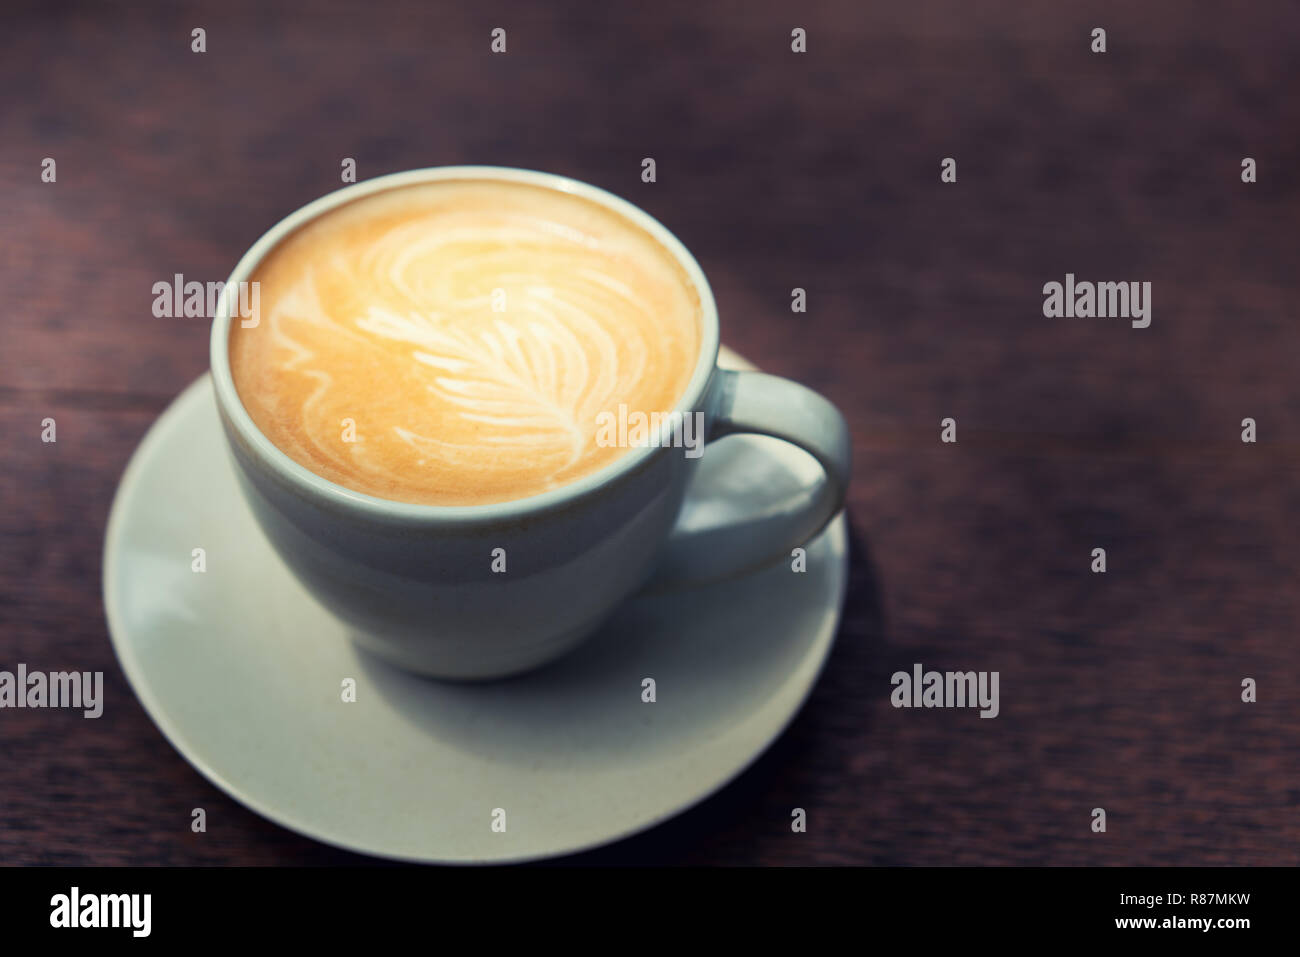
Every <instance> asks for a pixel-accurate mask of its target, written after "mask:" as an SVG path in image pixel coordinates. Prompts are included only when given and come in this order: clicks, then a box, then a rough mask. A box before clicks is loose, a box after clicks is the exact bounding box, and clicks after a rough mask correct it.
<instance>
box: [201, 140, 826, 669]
mask: <svg viewBox="0 0 1300 957" xmlns="http://www.w3.org/2000/svg"><path fill="white" fill-rule="evenodd" d="M444 179H462V180H463V179H473V180H480V181H489V182H515V183H529V184H532V185H535V186H541V187H545V188H548V189H553V190H558V191H560V192H563V193H571V194H573V195H576V196H580V197H583V198H585V199H588V200H591V201H593V202H596V203H599V204H601V205H603V206H605V207H607V208H609V209H611V210H613V211H614V212H616V213H618V214H620V215H622V216H623V217H625V218H626V219H628V220H630V221H631V222H633V223H635V224H636V225H637V226H639V227H641V228H642V229H644V230H645V231H646V232H648V233H649V234H650V235H652V236H653V237H655V239H657V240H658V241H659V242H660V243H661V244H662V245H663V247H664V248H665V249H667V250H669V251H670V252H671V253H672V255H673V256H675V257H676V258H677V260H678V261H679V262H680V263H681V265H682V268H683V269H684V270H685V273H686V275H687V276H688V277H689V278H690V281H691V282H692V283H693V284H694V286H695V289H696V291H697V293H698V294H699V299H700V303H701V305H702V310H701V312H702V315H701V320H700V321H701V335H700V341H701V345H700V354H699V357H698V359H697V361H696V364H695V370H694V373H693V375H692V376H691V379H690V383H689V384H688V385H687V387H686V391H685V393H684V394H683V395H682V396H681V399H680V400H679V402H678V404H677V406H676V409H675V410H674V411H677V412H681V413H683V414H691V413H695V412H700V413H702V414H703V417H704V423H705V433H704V434H705V435H706V436H707V439H708V441H710V442H711V441H713V440H714V439H717V438H719V437H721V436H724V435H729V434H731V433H736V432H752V433H759V434H763V435H769V436H775V437H777V438H780V439H784V440H785V441H787V442H792V443H794V444H795V445H797V446H799V447H800V448H802V449H805V450H806V451H808V452H809V453H811V454H812V455H813V456H814V457H815V458H816V459H817V460H818V461H819V462H820V463H821V465H822V467H823V470H824V473H825V474H824V476H823V477H822V478H821V480H820V481H818V482H816V483H814V484H812V485H811V486H810V487H809V488H807V489H806V490H805V491H804V493H803V495H802V496H801V497H800V498H799V499H798V500H797V501H794V502H785V503H783V504H782V505H781V506H779V507H768V508H763V509H760V510H758V511H756V512H755V514H754V515H752V516H750V517H749V518H748V519H747V520H742V521H739V522H734V523H732V524H729V525H727V526H726V527H723V528H711V529H703V530H685V529H681V528H675V525H676V521H677V517H678V513H679V512H680V510H681V507H682V503H683V500H684V497H685V496H686V495H688V494H689V483H690V478H691V473H692V471H693V467H694V465H695V464H696V463H697V462H698V461H699V458H690V457H688V456H687V455H685V454H684V450H683V449H682V448H676V447H672V446H671V445H667V444H663V445H647V446H645V447H640V448H632V449H629V450H628V451H626V452H624V453H623V454H622V455H621V456H619V457H618V458H617V459H615V460H614V461H613V462H612V463H611V464H609V465H607V466H606V467H604V468H602V469H600V470H599V471H597V472H594V473H592V474H589V475H587V476H584V477H583V478H580V479H578V480H577V481H575V482H572V483H570V484H568V485H565V486H562V487H560V488H558V489H554V490H552V491H548V492H544V493H542V494H540V495H533V496H529V497H527V498H521V499H517V500H515V501H510V502H502V503H499V504H492V505H467V506H435V505H416V504H410V503H405V502H394V501H388V500H386V499H380V498H376V497H374V496H371V495H365V494H362V493H360V492H355V491H352V490H351V489H348V488H344V487H343V486H341V485H337V484H335V483H333V482H330V481H327V480H326V479H324V478H322V477H320V476H319V475H316V474H315V473H313V472H311V471H310V470H309V469H307V468H305V467H303V466H302V465H299V464H298V463H297V462H295V461H294V460H293V459H291V458H290V457H289V456H288V455H286V454H285V453H284V452H282V451H280V449H278V448H277V447H276V446H275V445H274V444H272V442H271V440H270V439H268V438H267V437H266V436H265V435H263V434H262V433H261V432H260V431H259V430H258V428H257V426H256V425H254V424H253V420H252V419H251V418H250V417H249V415H248V412H247V411H246V410H245V409H244V406H243V404H242V402H241V401H240V398H239V394H238V393H237V392H236V391H235V383H234V380H233V378H232V376H231V372H230V360H229V354H228V345H229V338H230V324H231V322H234V321H239V317H238V316H236V317H235V318H233V319H232V318H231V317H230V316H228V315H227V312H228V311H230V310H228V309H227V308H226V304H225V296H224V295H223V298H222V301H221V302H220V303H219V304H218V308H217V317H216V318H215V319H214V321H213V323H212V340H211V361H212V380H213V383H214V385H215V388H216V398H217V407H218V410H219V412H220V416H221V423H222V426H223V428H224V430H225V434H226V438H227V441H228V444H229V446H230V449H231V451H232V453H233V456H234V461H235V466H236V469H235V471H236V474H237V475H238V478H239V483H240V486H241V487H242V489H243V492H244V495H245V497H246V498H247V499H248V502H249V504H250V506H251V507H252V509H253V513H254V515H255V516H256V518H257V521H258V523H259V525H260V526H261V528H262V530H263V531H264V532H265V533H266V536H267V538H268V539H270V541H271V544H272V545H273V546H274V547H275V549H276V551H277V552H278V553H279V555H280V557H281V558H282V559H283V560H284V562H285V563H286V564H287V565H288V566H289V568H290V569H291V570H292V571H293V572H294V574H295V575H296V576H297V577H298V579H299V580H300V581H301V582H302V583H303V584H304V585H305V586H306V587H307V589H308V590H309V591H310V592H311V593H312V595H313V596H315V598H316V599H317V600H318V601H319V602H320V603H321V604H322V605H324V606H325V607H326V608H328V609H329V610H330V611H331V612H333V613H334V614H335V615H336V616H338V617H339V618H340V619H341V620H342V621H343V622H345V623H346V624H347V625H348V626H349V629H350V631H351V633H352V635H353V637H354V640H355V641H357V642H358V643H359V644H360V645H361V646H362V647H364V648H366V649H367V650H369V651H371V652H373V653H374V654H376V655H378V656H379V657H381V658H383V659H385V660H387V661H389V662H391V663H392V664H394V665H397V666H399V667H401V668H404V669H407V670H409V671H414V672H418V673H420V674H424V675H430V676H434V677H440V678H453V679H483V678H497V677H503V676H506V675H511V674H515V673H518V672H522V671H527V670H529V669H532V668H536V667H538V666H539V665H542V664H544V663H546V662H548V661H551V660H552V659H554V658H557V657H559V656H560V655H563V654H564V653H565V652H567V651H569V650H570V649H572V648H573V647H575V646H576V645H578V644H579V643H580V642H581V641H582V640H583V639H584V638H586V637H587V636H589V635H590V634H592V633H593V632H594V631H595V630H596V629H597V628H598V626H599V625H600V624H601V622H602V621H603V620H604V619H605V618H606V617H607V616H608V615H609V614H610V612H612V611H613V609H614V608H615V607H616V606H617V605H618V604H619V602H621V601H623V600H624V599H625V598H627V597H628V596H629V595H631V594H632V593H633V592H636V591H637V590H638V589H641V588H643V587H645V586H647V584H649V583H650V582H651V581H652V580H653V581H654V582H656V583H657V585H658V586H659V587H666V586H670V585H675V584H680V583H682V582H686V581H690V580H692V579H700V578H710V579H712V578H718V577H725V576H727V575H729V574H736V573H739V572H742V571H745V570H749V569H752V568H754V567H757V566H759V565H763V564H767V563H770V562H773V561H775V560H777V559H780V558H785V559H787V560H788V559H789V556H790V553H791V551H792V549H793V548H795V547H797V546H800V545H802V544H803V543H805V542H806V541H807V540H808V539H810V538H811V537H813V536H814V535H816V534H817V533H818V532H819V531H821V529H822V528H824V527H825V525H826V524H827V522H829V521H830V519H831V518H833V517H834V516H835V514H836V513H837V512H838V511H839V510H840V508H841V507H842V506H843V504H844V495H845V490H846V488H847V486H848V482H849V469H850V457H849V436H848V429H847V428H846V426H845V424H844V419H843V417H842V416H841V415H840V413H839V412H838V410H836V408H835V407H834V406H833V405H831V404H830V403H829V402H827V401H826V400H825V399H824V398H822V397H821V396H819V395H817V394H816V393H815V392H812V391H811V390H809V389H807V388H805V387H804V386H801V385H798V384H797V383H794V382H791V381H789V380H787V379H781V378H777V377H776V376H771V375H764V374H762V373H758V372H736V371H730V370H723V369H719V368H717V356H718V314H717V307H716V305H715V304H714V301H713V293H712V291H711V290H710V289H709V284H708V281H707V280H706V279H705V278H704V273H703V272H701V270H700V267H699V264H698V263H696V261H695V259H694V257H692V256H691V254H690V253H689V252H688V251H687V250H686V248H685V247H684V246H683V245H682V244H681V243H680V242H679V241H678V240H677V238H676V237H675V236H673V234H672V233H670V232H669V231H668V230H667V229H666V228H664V226H662V225H661V224H660V223H659V222H658V221H656V220H655V219H653V218H652V217H651V216H649V215H648V214H647V213H645V212H643V211H642V210H640V209H638V208H637V207H635V206H633V205H632V204H631V203H628V202H626V201H625V200H622V199H619V198H618V197H617V196H614V195H612V194H611V193H607V192H605V191H604V190H602V189H598V188H597V187H595V186H589V185H587V184H585V183H580V182H577V181H575V180H572V179H568V178H565V177H562V176H556V175H553V174H549V173H540V172H535V171H532V170H520V169H508V168H503V167H494V166H448V167H438V168H433V169H423V170H413V171H411V172H406V173H396V174H393V175H390V176H381V177H379V178H377V179H372V180H368V181H366V182H363V183H357V184H356V185H354V186H349V187H346V188H344V189H340V190H338V191H337V192H334V193H331V194H329V195H327V196H324V197H322V198H320V199H318V200H316V201H315V202H313V203H309V204H308V205H306V206H304V207H303V208H302V209H299V210H298V211H297V212H295V213H292V214H291V215H290V216H288V217H287V218H285V219H284V220H283V221H281V222H280V223H279V224H277V225H276V226H274V227H273V228H272V229H271V230H270V231H269V232H267V233H266V235H264V236H263V237H262V238H261V239H259V240H258V241H257V242H256V243H255V244H254V245H253V247H252V248H251V249H250V250H249V251H248V252H247V253H246V254H245V255H244V257H243V258H242V259H241V260H240V261H239V263H238V265H236V266H235V270H234V272H233V273H232V274H231V276H230V279H229V281H228V282H227V284H226V289H227V292H230V291H234V290H237V289H238V288H239V286H238V284H239V283H240V282H244V281H247V280H248V279H249V277H250V276H251V274H252V273H253V271H254V269H255V268H256V266H257V265H258V263H259V262H260V261H261V260H262V259H263V257H265V256H266V255H267V253H269V252H270V251H271V250H272V249H273V248H274V247H275V246H276V245H277V244H278V243H279V242H280V241H281V240H282V239H284V238H285V237H286V236H288V235H289V234H290V233H291V232H293V231H294V230H295V229H297V228H298V227H300V226H302V225H303V224H304V223H306V222H307V221H309V220H311V219H314V218H315V217H317V216H320V215H321V214H323V213H325V212H327V211H329V210H331V209H333V208H335V207H337V206H341V205H342V204H344V203H347V202H350V201H352V200H355V199H359V198H361V197H363V196H367V195H369V194H371V193H376V192H380V191H382V190H388V189H394V188H398V187H402V186H406V185H410V184H412V183H424V182H430V181H433V180H444ZM705 454H706V455H707V454H708V453H707V447H706V450H705ZM496 549H504V550H505V552H504V554H505V557H506V571H505V572H500V571H493V558H494V555H499V554H501V553H498V552H496V551H495V550H496ZM498 567H499V565H498Z"/></svg>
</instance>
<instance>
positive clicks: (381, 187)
mask: <svg viewBox="0 0 1300 957" xmlns="http://www.w3.org/2000/svg"><path fill="white" fill-rule="evenodd" d="M447 179H469V180H478V181H483V182H513V183H525V184H529V185H533V186H539V187H542V188H546V189H552V190H555V191H557V192H562V193H568V194H571V195H574V196H579V197H581V198H583V199H587V200H589V201H591V202H595V203H598V204H600V205H601V206H604V207H605V208H607V209H609V210H611V211H613V212H614V213H616V214H618V215H620V216H622V217H624V218H625V219H627V220H628V221H629V222H631V223H632V224H633V225H635V226H637V227H639V228H641V229H643V230H645V231H646V232H647V233H649V235H650V236H651V237H653V238H654V240H655V241H656V242H658V243H659V244H660V245H661V246H662V247H663V248H664V249H666V250H667V251H668V252H669V253H670V254H671V255H672V256H673V257H674V258H675V259H676V260H677V262H678V263H679V264H680V265H681V267H682V269H683V270H684V271H685V273H686V275H687V277H688V279H689V280H690V282H691V284H692V285H693V286H694V288H695V292H696V294H697V295H698V296H699V300H700V354H699V356H698V357H697V359H696V363H695V369H694V371H693V372H692V374H691V378H690V380H689V381H688V382H687V384H686V388H685V390H684V391H683V392H682V394H681V396H680V397H679V398H678V400H677V403H676V405H675V406H674V407H673V409H672V410H659V411H673V412H680V413H682V414H683V415H684V414H688V413H690V412H691V411H693V410H695V409H696V408H698V407H699V404H700V402H701V400H702V399H703V398H704V396H705V391H706V389H707V387H708V384H709V382H710V380H711V379H712V377H713V374H714V371H715V369H716V367H717V362H718V342H719V334H718V311H717V304H716V302H715V301H714V298H713V290H712V289H711V288H710V287H709V282H708V280H707V279H706V278H705V276H704V271H703V270H702V269H701V268H700V265H699V263H698V262H696V260H695V257H694V256H693V255H692V254H691V252H690V250H688V249H687V248H686V247H685V246H684V245H683V244H682V242H681V240H679V239H678V238H677V237H676V236H675V235H673V233H672V232H671V231H670V230H669V229H668V228H667V227H666V226H664V225H663V224H662V223H661V222H659V221H658V220H657V219H655V218H654V217H653V216H651V215H650V214H649V213H647V212H646V211H645V210H643V209H641V208H640V207H639V206H636V205H634V204H633V203H631V202H629V201H628V200H625V199H623V198H622V197H620V196H616V195H615V194H613V193H611V192H609V191H607V190H604V189H601V188H600V187H598V186H593V185H591V184H590V183H584V182H582V181H581V180H576V179H573V178H571V177H568V176H563V175H561V174H558V173H547V172H542V171H540V170H530V169H520V168H515V167H509V166H433V167H425V168H423V169H415V170H407V171H404V172H400V173H389V174H386V175H383V176H377V177H374V178H373V179H368V180H363V181H362V182H360V183H355V184H353V185H350V186H345V187H343V188H342V189H337V190H335V191H334V192H332V193H327V194H325V195H324V196H322V197H320V198H318V199H315V200H313V201H311V202H310V203H308V204H306V205H305V206H302V207H300V208H299V209H297V210H295V211H294V212H292V213H290V214H289V215H288V216H286V217H284V218H283V219H281V220H280V221H279V222H277V223H276V224H275V225H274V226H272V227H271V228H270V229H268V230H267V231H266V232H265V233H263V234H262V236H261V237H260V238H259V239H258V240H257V241H256V242H255V243H253V245H252V246H251V247H250V248H249V250H248V251H247V252H246V253H245V254H244V255H243V256H242V257H241V258H240V260H239V261H238V262H237V263H236V264H235V268H234V270H233V271H232V272H231V274H230V278H229V279H227V280H226V285H225V288H224V289H223V290H222V293H221V296H220V298H219V300H218V303H217V311H216V315H215V316H214V317H213V320H212V331H211V336H210V339H209V364H210V366H211V373H212V381H213V385H214V388H215V390H216V395H217V404H218V406H219V407H220V409H221V411H222V413H223V415H224V416H225V418H226V420H227V421H228V422H229V423H230V425H231V427H232V428H233V429H234V430H235V432H236V434H237V435H238V437H239V439H240V441H241V442H243V443H244V445H245V446H246V447H247V448H248V449H250V450H251V451H252V452H253V454H254V455H255V456H256V457H257V458H258V459H260V461H261V462H263V463H264V464H265V465H267V466H268V467H269V468H271V469H272V470H273V471H274V472H275V473H277V475H278V476H279V477H280V478H282V479H283V480H285V481H286V482H287V483H288V484H289V485H290V486H291V487H293V488H294V489H296V490H299V491H302V492H305V493H306V494H307V495H309V496H311V497H313V498H314V499H316V500H317V501H319V502H321V503H323V504H325V505H329V506H335V507H337V508H340V509H346V510H348V511H350V512H354V513H359V514H361V515H362V516H364V517H367V518H372V519H378V520H384V521H394V520H396V521H398V522H402V523H415V524H420V523H430V524H440V523H448V522H449V523H466V524H470V523H476V522H493V521H508V520H511V519H516V518H521V517H525V516H528V515H531V514H536V513H538V512H542V511H549V510H554V509H561V508H564V507H566V506H569V505H572V504H574V503H575V502H577V501H579V500H580V499H583V498H585V497H586V496H588V495H591V494H593V493H595V492H597V491H599V490H600V489H602V488H604V487H605V486H607V485H609V484H611V483H613V482H616V481H617V480H619V479H620V478H621V477H623V476H624V475H627V474H629V473H631V472H633V471H635V470H636V469H637V468H639V467H640V466H641V465H642V463H644V462H646V461H647V460H648V459H649V458H650V457H651V456H652V455H654V454H656V453H660V452H671V451H673V450H672V449H671V448H669V447H668V446H666V445H662V444H661V445H658V446H656V445H645V446H641V447H638V448H632V449H628V450H627V451H625V452H624V453H623V454H622V455H620V456H618V457H617V458H616V459H615V460H614V461H613V462H610V463H609V464H608V465H605V466H603V467H601V468H599V469H597V470H596V471H594V472H590V473H588V474H587V475H584V476H582V477H581V478H578V479H576V480H574V481H572V482H569V483H567V484H565V485H562V486H560V487H559V488H555V489H551V490H549V491H546V492H540V493H538V494H536V495H529V496H525V497H523V498H517V499H510V500H508V501H504V502H493V503H489V504H480V505H425V504H420V503H416V502H399V501H396V500H393V499H385V498H379V497H378V496H374V495H368V494H366V493H364V492H358V491H354V490H353V489H350V488H347V487H346V486H343V485H339V484H337V483H336V482H332V481H330V480H329V479H326V478H324V477H322V476H320V475H317V474H316V473H315V472H313V471H311V469H309V468H307V467H306V466H304V465H301V464H299V463H298V462H297V461H295V460H294V459H293V458H291V457H290V456H289V455H288V454H287V453H285V452H283V451H282V450H281V449H280V448H279V446H277V445H276V444H275V443H274V442H272V441H271V440H270V439H269V438H267V436H266V435H265V434H263V432H262V431H261V430H260V429H259V428H258V427H257V426H256V424H254V422H253V420H252V417H251V416H250V415H249V414H248V411H247V410H246V409H245V408H244V403H243V400H241V399H240V397H239V393H238V391H237V390H236V389H235V381H234V376H233V375H232V373H231V371H230V356H229V343H230V323H231V322H232V321H234V320H235V319H238V318H239V317H238V316H234V317H231V316H230V315H228V313H229V312H230V310H229V309H228V308H227V297H228V296H229V294H230V291H231V290H232V289H233V290H237V289H238V288H239V283H240V282H242V281H245V280H247V278H248V277H249V276H250V275H251V274H252V273H253V270H254V269H255V268H256V267H257V266H258V265H259V264H260V263H261V261H262V260H263V259H264V258H265V257H266V256H267V254H268V253H270V252H271V250H272V249H274V248H275V247H276V246H277V245H278V244H279V243H280V242H281V241H282V240H284V239H285V238H286V237H287V236H288V235H289V234H290V233H292V232H293V231H294V230H296V229H298V228H300V227H302V226H304V225H305V224H307V223H308V222H310V221H311V220H313V219H316V218H318V217H319V216H321V215H323V214H324V213H326V212H328V211H330V210H331V209H334V208H335V207H337V206H341V205H343V204H345V203H349V202H352V201H353V200H357V199H360V198H362V197H364V196H366V195H369V194H371V193H378V192H383V191H385V190H389V189H396V188H400V187H403V186H409V185H413V184H416V183H428V182H436V181H438V180H447Z"/></svg>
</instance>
